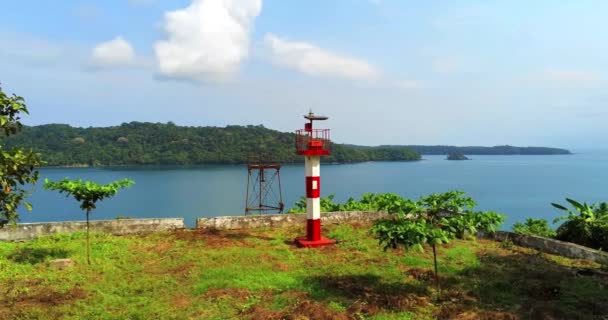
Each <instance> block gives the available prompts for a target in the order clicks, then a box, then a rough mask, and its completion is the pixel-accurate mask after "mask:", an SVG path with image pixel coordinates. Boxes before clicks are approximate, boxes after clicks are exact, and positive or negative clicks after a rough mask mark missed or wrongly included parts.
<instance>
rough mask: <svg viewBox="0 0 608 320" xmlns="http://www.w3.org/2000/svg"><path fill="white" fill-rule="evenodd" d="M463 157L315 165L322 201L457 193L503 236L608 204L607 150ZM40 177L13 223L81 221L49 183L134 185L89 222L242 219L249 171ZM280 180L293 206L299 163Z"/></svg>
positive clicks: (152, 169)
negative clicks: (519, 226)
mask: <svg viewBox="0 0 608 320" xmlns="http://www.w3.org/2000/svg"><path fill="white" fill-rule="evenodd" d="M469 158H471V160H465V161H448V160H445V156H436V155H426V156H423V160H421V161H415V162H364V163H353V164H322V166H321V196H322V197H325V196H328V195H334V197H335V198H334V199H335V201H340V202H341V201H345V200H347V199H348V198H349V197H353V198H359V197H360V196H361V195H362V194H364V193H368V192H373V193H384V192H391V193H397V194H399V195H401V196H404V197H407V198H410V199H418V198H419V197H421V196H424V195H427V194H430V193H437V192H445V191H450V190H461V191H464V192H466V194H467V195H468V196H470V197H472V198H473V199H474V200H475V201H476V202H477V204H478V206H477V210H488V211H497V212H500V213H503V214H505V215H506V216H507V221H506V223H505V224H504V225H503V226H502V227H501V229H503V230H508V229H510V228H511V226H512V224H513V223H515V222H518V221H523V220H525V218H528V217H534V218H544V219H547V220H549V221H550V222H551V221H552V220H553V219H554V218H556V217H558V216H560V215H563V212H561V211H559V210H557V209H555V208H553V207H552V206H551V202H557V203H562V204H565V203H566V201H565V198H567V197H568V198H573V199H576V200H579V201H585V202H588V203H593V202H600V201H608V151H599V150H596V151H594V150H589V151H585V152H578V153H574V154H571V155H542V156H540V155H539V156H530V155H526V156H520V155H511V156H481V155H477V156H469ZM40 173H41V179H40V181H39V182H38V184H37V185H35V186H34V187H33V188H32V189H31V192H32V194H31V196H30V197H29V201H30V203H31V204H32V205H33V210H32V211H26V210H25V209H22V210H20V216H21V220H20V222H49V221H70V220H84V218H85V215H84V212H83V211H82V210H80V208H79V206H78V203H77V202H76V201H75V200H74V199H72V198H68V197H66V196H65V195H64V194H59V193H57V192H56V191H48V190H44V188H43V181H44V179H47V178H48V179H50V180H60V179H63V178H66V177H67V178H70V179H83V180H93V181H96V182H99V183H108V182H111V181H114V180H118V179H122V178H129V179H132V180H134V181H135V184H134V185H133V186H132V187H131V188H129V189H125V190H121V191H120V192H119V193H118V194H117V195H116V196H115V197H113V198H111V199H106V200H104V201H102V202H99V203H98V205H97V208H96V209H95V210H94V211H93V212H92V214H91V218H92V219H115V218H117V217H133V218H155V217H183V218H184V219H185V222H186V224H187V225H188V226H194V224H195V220H196V218H197V217H214V216H236V215H243V214H244V213H245V206H246V203H247V201H246V196H247V189H248V187H247V184H248V170H247V167H246V165H200V166H143V167H142V166H139V167H105V168H43V169H41V170H40ZM253 178H254V177H253V176H252V179H251V180H252V181H251V182H250V183H251V184H254V181H253ZM271 178H272V177H269V176H267V177H266V179H268V180H269V181H270V179H271ZM274 181H277V180H276V179H275V180H274ZM280 182H281V194H282V198H283V202H284V203H285V206H286V208H289V207H292V206H293V204H294V203H295V202H296V201H297V200H298V199H299V198H300V197H301V196H302V195H304V192H305V191H304V166H303V164H288V165H283V166H282V167H281V170H280ZM275 184H276V182H275ZM250 187H251V186H250ZM281 194H278V189H277V188H272V190H271V191H270V193H269V195H268V196H267V197H266V198H267V199H268V201H269V202H272V201H276V202H278V196H279V195H281Z"/></svg>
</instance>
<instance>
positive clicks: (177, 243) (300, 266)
mask: <svg viewBox="0 0 608 320" xmlns="http://www.w3.org/2000/svg"><path fill="white" fill-rule="evenodd" d="M368 230H369V226H352V225H340V226H329V227H327V228H326V235H329V236H330V237H332V238H334V239H337V240H340V243H339V244H338V245H336V246H332V247H325V248H321V249H299V248H296V247H294V245H293V241H292V239H293V238H294V237H295V236H298V235H300V234H301V233H302V230H301V228H290V229H278V230H277V229H274V230H271V229H259V230H247V231H231V232H223V231H191V230H184V231H174V232H164V233H155V234H149V235H142V236H122V237H117V236H110V235H103V234H95V235H94V237H93V239H92V263H93V264H92V265H91V266H88V265H87V264H86V259H85V246H84V245H85V239H84V235H83V234H74V235H55V236H50V237H44V238H41V239H38V240H35V241H28V242H22V243H0V319H300V320H303V319H607V318H606V317H608V287H607V286H608V275H607V273H606V272H605V271H602V270H601V269H600V268H599V266H598V265H594V264H592V263H588V262H584V261H576V260H569V259H565V258H560V257H556V256H551V255H546V254H540V253H537V252H535V251H532V250H528V249H523V248H518V247H510V246H505V245H503V244H501V243H497V242H492V241H485V240H476V241H475V240H471V241H455V242H453V243H451V244H449V245H446V246H442V247H440V249H439V263H440V268H439V271H440V273H441V283H442V288H441V290H440V292H437V291H436V290H435V288H434V284H433V278H432V274H431V273H430V270H431V266H432V257H431V255H430V253H429V251H427V252H425V253H419V252H411V251H410V252H408V251H404V250H397V251H387V252H384V251H382V249H381V248H380V247H379V246H378V244H377V242H376V240H375V239H373V238H372V237H371V236H370V235H369V234H368ZM57 258H71V259H73V260H74V261H75V262H76V263H75V265H74V266H73V267H70V268H66V269H63V270H61V269H58V268H55V267H52V266H50V265H49V263H48V261H49V260H52V259H57Z"/></svg>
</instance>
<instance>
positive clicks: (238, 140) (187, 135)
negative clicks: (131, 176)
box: [0, 122, 570, 167]
mask: <svg viewBox="0 0 608 320" xmlns="http://www.w3.org/2000/svg"><path fill="white" fill-rule="evenodd" d="M0 140H3V141H2V143H3V144H4V145H5V147H7V148H11V147H12V146H21V147H26V148H32V149H33V150H35V151H36V152H40V153H41V155H42V157H43V159H44V160H45V161H46V164H47V165H48V166H61V167H77V166H123V165H197V164H239V163H246V162H247V160H248V157H249V156H251V155H253V154H259V153H262V154H271V155H272V159H273V160H275V161H280V162H282V163H296V162H301V161H303V160H302V157H300V156H298V155H296V153H295V134H294V133H288V132H280V131H276V130H272V129H267V128H265V127H264V126H261V125H257V126H253V125H249V126H226V127H187V126H177V125H175V124H173V123H171V122H169V123H149V122H130V123H123V124H121V125H119V126H112V127H88V128H79V127H72V126H70V125H66V124H47V125H39V126H27V127H24V129H23V131H22V132H21V133H19V134H16V135H14V136H11V137H10V138H0ZM331 151H332V154H331V156H328V157H325V158H324V159H323V160H324V161H327V162H335V163H351V162H365V161H416V160H420V159H421V154H442V155H447V154H450V153H454V152H460V153H463V154H467V155H469V154H470V155H476V154H498V155H504V154H535V155H539V154H542V155H548V154H570V151H568V150H564V149H556V148H544V147H512V146H497V147H453V146H386V145H385V146H375V147H369V146H356V145H349V144H338V143H333V144H332V145H331Z"/></svg>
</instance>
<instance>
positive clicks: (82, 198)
mask: <svg viewBox="0 0 608 320" xmlns="http://www.w3.org/2000/svg"><path fill="white" fill-rule="evenodd" d="M134 183H135V182H133V180H129V179H122V180H119V181H114V182H112V183H108V184H106V185H100V184H98V183H96V182H93V181H82V180H69V179H68V178H64V179H63V180H61V181H56V182H53V181H49V180H48V179H45V181H44V188H45V189H47V190H56V191H59V193H66V195H67V196H68V197H69V196H72V197H74V199H76V201H78V202H80V209H82V210H84V211H85V212H86V216H87V263H88V264H91V254H90V250H91V248H90V247H91V246H90V240H89V216H90V213H91V210H93V209H95V208H96V204H97V201H101V200H103V199H107V198H111V197H113V196H114V195H116V193H118V190H120V189H123V188H128V187H130V186H131V185H133V184H134Z"/></svg>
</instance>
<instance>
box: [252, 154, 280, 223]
mask: <svg viewBox="0 0 608 320" xmlns="http://www.w3.org/2000/svg"><path fill="white" fill-rule="evenodd" d="M284 209H285V204H284V203H283V191H282V189H281V164H280V163H278V162H276V161H270V160H268V157H265V156H252V157H249V161H248V163H247V194H246V196H245V215H248V214H252V213H253V212H257V213H259V214H264V213H274V212H276V213H283V210H284Z"/></svg>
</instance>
